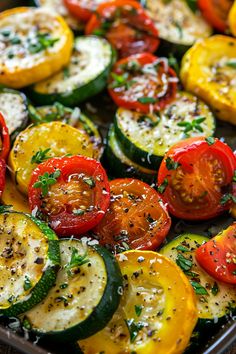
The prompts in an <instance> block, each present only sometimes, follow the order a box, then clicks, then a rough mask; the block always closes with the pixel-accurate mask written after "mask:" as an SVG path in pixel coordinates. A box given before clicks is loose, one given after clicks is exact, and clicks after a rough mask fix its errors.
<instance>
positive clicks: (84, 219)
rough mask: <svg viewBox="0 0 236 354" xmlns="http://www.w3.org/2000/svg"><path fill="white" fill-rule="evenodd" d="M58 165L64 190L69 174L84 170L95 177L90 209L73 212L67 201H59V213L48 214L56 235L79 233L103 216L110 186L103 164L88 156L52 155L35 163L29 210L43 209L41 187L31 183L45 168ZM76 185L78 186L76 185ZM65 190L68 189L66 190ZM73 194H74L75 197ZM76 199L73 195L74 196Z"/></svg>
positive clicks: (68, 183) (51, 170)
mask: <svg viewBox="0 0 236 354" xmlns="http://www.w3.org/2000/svg"><path fill="white" fill-rule="evenodd" d="M57 169H59V170H60V172H61V174H60V176H59V178H58V179H57V182H56V183H57V184H58V186H59V187H60V185H62V184H63V183H66V186H67V187H66V190H67V191H68V186H69V185H70V183H71V180H70V178H71V176H76V175H81V174H86V175H88V176H92V177H93V180H94V181H95V183H96V184H95V186H94V188H93V192H92V193H93V209H92V210H91V211H89V212H86V213H84V215H80V216H78V215H75V214H73V213H72V212H69V211H68V205H67V204H66V203H65V207H64V205H62V207H63V210H62V211H61V212H60V213H56V214H52V213H51V214H49V215H47V216H48V218H49V224H50V226H51V227H52V229H53V230H54V231H55V232H56V233H57V234H58V235H59V236H71V235H74V236H78V235H81V234H83V233H85V232H87V231H88V230H90V229H92V228H94V227H95V226H96V225H97V224H98V223H99V222H100V221H101V219H102V218H103V217H104V214H105V212H106V210H107V208H108V206H109V202H110V187H109V182H108V178H107V175H106V172H105V170H104V169H103V167H102V165H101V164H100V163H99V162H98V161H96V160H94V159H91V158H87V157H84V156H82V155H80V156H71V157H61V158H51V159H49V160H47V161H46V162H43V163H41V164H39V165H38V167H37V168H36V169H35V170H34V171H33V174H32V177H31V181H30V184H29V205H30V209H31V210H37V209H38V210H39V211H40V212H42V213H44V210H45V207H44V208H43V207H42V205H43V201H44V200H45V199H43V197H42V194H41V189H40V188H35V187H33V186H34V184H35V183H36V182H38V180H39V176H42V175H44V173H45V172H48V173H53V172H55V170H57ZM68 180H69V181H68ZM78 188H79V187H78ZM65 194H67V193H65ZM74 198H75V197H74ZM75 199H76V198H75Z"/></svg>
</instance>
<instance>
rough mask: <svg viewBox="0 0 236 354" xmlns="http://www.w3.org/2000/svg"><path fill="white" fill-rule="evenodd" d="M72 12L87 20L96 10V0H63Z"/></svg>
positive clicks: (82, 19)
mask: <svg viewBox="0 0 236 354" xmlns="http://www.w3.org/2000/svg"><path fill="white" fill-rule="evenodd" d="M63 1H64V4H65V6H66V7H67V9H68V10H69V11H70V13H71V14H72V15H73V16H74V17H76V18H78V19H79V20H81V21H84V22H87V21H88V20H89V19H90V18H91V16H92V15H93V13H94V11H95V10H96V1H93V0H91V1H87V0H63Z"/></svg>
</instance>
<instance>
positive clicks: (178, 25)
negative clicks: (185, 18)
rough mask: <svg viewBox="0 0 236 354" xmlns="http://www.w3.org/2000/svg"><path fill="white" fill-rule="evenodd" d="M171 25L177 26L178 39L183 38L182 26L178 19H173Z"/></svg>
mask: <svg viewBox="0 0 236 354" xmlns="http://www.w3.org/2000/svg"><path fill="white" fill-rule="evenodd" d="M173 25H174V26H175V27H176V28H177V30H178V32H179V39H182V38H183V28H182V27H181V25H180V23H179V22H178V21H173Z"/></svg>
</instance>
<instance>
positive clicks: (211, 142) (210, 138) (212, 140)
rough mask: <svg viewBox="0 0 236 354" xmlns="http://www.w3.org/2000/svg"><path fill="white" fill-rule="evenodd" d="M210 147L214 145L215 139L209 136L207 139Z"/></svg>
mask: <svg viewBox="0 0 236 354" xmlns="http://www.w3.org/2000/svg"><path fill="white" fill-rule="evenodd" d="M205 140H206V142H207V144H208V145H213V144H214V143H215V138H214V137H213V136H209V137H208V138H206V139H205Z"/></svg>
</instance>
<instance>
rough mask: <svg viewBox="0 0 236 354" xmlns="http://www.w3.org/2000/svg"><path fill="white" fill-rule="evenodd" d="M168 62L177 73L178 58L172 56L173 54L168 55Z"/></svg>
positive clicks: (178, 69)
mask: <svg viewBox="0 0 236 354" xmlns="http://www.w3.org/2000/svg"><path fill="white" fill-rule="evenodd" d="M168 64H169V66H171V67H172V68H173V69H174V71H175V72H176V74H177V75H178V74H179V72H180V67H179V63H178V60H177V59H176V58H175V57H174V56H173V54H170V55H169V57H168Z"/></svg>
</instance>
